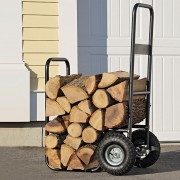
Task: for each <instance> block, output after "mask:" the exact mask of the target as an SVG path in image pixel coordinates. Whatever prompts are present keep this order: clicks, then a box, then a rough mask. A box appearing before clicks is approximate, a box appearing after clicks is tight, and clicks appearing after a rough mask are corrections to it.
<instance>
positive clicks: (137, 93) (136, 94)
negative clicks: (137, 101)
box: [133, 91, 150, 96]
mask: <svg viewBox="0 0 180 180" xmlns="http://www.w3.org/2000/svg"><path fill="white" fill-rule="evenodd" d="M147 94H150V91H144V92H134V93H133V96H139V95H147Z"/></svg>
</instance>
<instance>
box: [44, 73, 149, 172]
mask: <svg viewBox="0 0 180 180" xmlns="http://www.w3.org/2000/svg"><path fill="white" fill-rule="evenodd" d="M146 81H147V80H146V79H145V78H144V79H139V76H138V75H134V91H145V90H146ZM46 94H47V96H48V98H47V99H46V116H47V117H48V116H55V117H56V118H55V119H53V120H52V121H50V122H49V123H48V124H46V126H45V130H46V131H48V132H49V133H50V134H49V135H48V136H47V137H46V139H45V144H46V156H47V157H48V162H49V165H50V166H51V167H52V168H59V169H62V168H67V169H68V170H72V169H80V170H86V169H91V168H94V167H97V166H98V160H97V158H96V153H95V152H96V147H97V145H98V140H99V139H100V136H101V133H102V132H103V131H104V130H106V129H108V128H110V129H112V128H120V127H123V128H126V127H127V124H128V99H129V73H127V72H124V71H117V72H112V73H103V74H98V75H93V76H82V75H81V74H74V75H69V76H56V77H54V78H51V79H50V80H49V81H48V82H47V83H46ZM145 106H146V104H145V96H134V100H133V124H135V123H139V122H141V121H142V120H143V119H144V118H145Z"/></svg>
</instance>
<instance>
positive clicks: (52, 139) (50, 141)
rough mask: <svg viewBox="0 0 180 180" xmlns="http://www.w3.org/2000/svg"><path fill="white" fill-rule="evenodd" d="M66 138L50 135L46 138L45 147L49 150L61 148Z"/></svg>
mask: <svg viewBox="0 0 180 180" xmlns="http://www.w3.org/2000/svg"><path fill="white" fill-rule="evenodd" d="M63 141H64V137H63V136H59V135H57V134H50V135H48V136H46V137H45V145H46V147H47V148H51V149H53V148H60V145H61V144H62V143H63Z"/></svg>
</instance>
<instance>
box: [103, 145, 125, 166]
mask: <svg viewBox="0 0 180 180" xmlns="http://www.w3.org/2000/svg"><path fill="white" fill-rule="evenodd" d="M105 158H106V161H107V162H108V163H109V164H110V165H111V166H118V165H120V164H121V163H122V162H123V161H124V158H125V153H124V150H123V149H122V148H121V147H120V146H119V145H116V144H114V145H110V146H108V147H107V148H106V150H105Z"/></svg>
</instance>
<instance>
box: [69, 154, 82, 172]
mask: <svg viewBox="0 0 180 180" xmlns="http://www.w3.org/2000/svg"><path fill="white" fill-rule="evenodd" d="M73 169H79V170H84V166H83V164H82V162H81V161H80V159H79V158H78V157H77V155H76V153H74V154H73V155H72V156H71V158H70V160H69V163H68V168H67V170H73Z"/></svg>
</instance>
